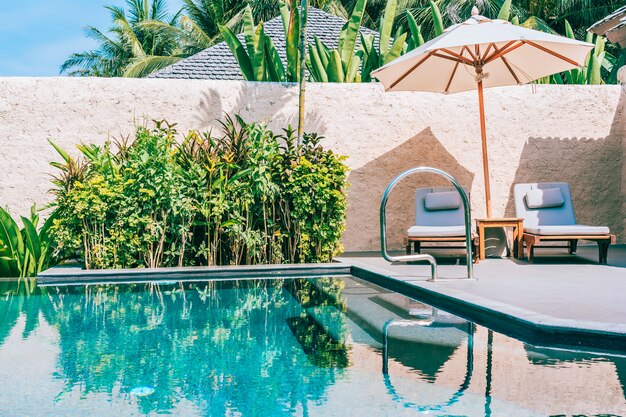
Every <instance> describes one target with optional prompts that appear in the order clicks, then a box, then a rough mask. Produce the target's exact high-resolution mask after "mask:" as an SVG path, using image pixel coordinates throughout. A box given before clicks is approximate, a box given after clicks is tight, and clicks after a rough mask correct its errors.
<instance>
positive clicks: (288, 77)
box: [219, 2, 300, 82]
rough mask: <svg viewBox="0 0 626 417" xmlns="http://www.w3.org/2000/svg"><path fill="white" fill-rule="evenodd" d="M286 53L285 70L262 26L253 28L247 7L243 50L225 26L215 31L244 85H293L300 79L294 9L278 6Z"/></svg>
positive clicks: (298, 29)
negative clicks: (229, 53)
mask: <svg viewBox="0 0 626 417" xmlns="http://www.w3.org/2000/svg"><path fill="white" fill-rule="evenodd" d="M280 13H281V17H282V20H283V26H284V30H285V39H286V43H287V45H286V51H287V68H285V65H284V64H283V62H282V60H281V59H280V55H279V54H278V50H277V49H276V46H274V42H273V41H272V38H271V37H270V36H268V35H267V34H266V33H265V31H264V28H263V22H260V23H259V24H258V25H256V26H255V25H254V17H253V15H252V8H251V7H250V6H247V7H246V8H245V10H244V12H243V37H244V41H245V47H244V45H243V44H242V43H241V41H240V40H239V38H238V37H237V35H235V33H234V32H233V31H232V30H231V29H230V28H228V27H227V26H220V27H219V30H220V33H221V34H222V37H223V38H224V40H225V42H226V44H227V45H228V47H229V48H230V50H231V52H232V53H233V56H234V57H235V59H236V60H237V63H238V64H239V68H240V69H241V73H242V74H243V77H244V79H246V80H247V81H275V82H297V81H298V80H299V78H300V63H299V56H300V55H299V50H298V43H299V41H300V16H299V12H298V7H297V6H296V5H295V4H293V5H291V7H289V6H287V4H286V3H284V2H281V3H280Z"/></svg>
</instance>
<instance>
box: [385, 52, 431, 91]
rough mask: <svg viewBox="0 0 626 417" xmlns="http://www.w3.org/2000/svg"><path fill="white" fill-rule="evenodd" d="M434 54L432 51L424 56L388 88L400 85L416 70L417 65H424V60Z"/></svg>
mask: <svg viewBox="0 0 626 417" xmlns="http://www.w3.org/2000/svg"><path fill="white" fill-rule="evenodd" d="M433 54H434V52H433V51H430V52H429V53H428V54H427V55H426V56H425V57H424V58H422V59H420V60H419V62H418V63H417V64H415V65H413V66H412V67H411V69H409V70H408V71H407V72H405V73H404V74H402V76H401V77H400V78H398V79H397V80H396V81H394V82H393V83H392V84H391V85H390V86H389V88H388V90H391V89H392V88H394V87H395V86H396V85H398V83H400V82H402V80H404V79H405V78H406V77H407V76H408V75H409V74H410V73H412V72H413V71H415V69H416V68H417V67H419V66H420V65H422V64H423V63H424V61H426V60H427V59H428V58H430V57H431V56H432V55H433Z"/></svg>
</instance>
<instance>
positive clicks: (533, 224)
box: [513, 182, 615, 263]
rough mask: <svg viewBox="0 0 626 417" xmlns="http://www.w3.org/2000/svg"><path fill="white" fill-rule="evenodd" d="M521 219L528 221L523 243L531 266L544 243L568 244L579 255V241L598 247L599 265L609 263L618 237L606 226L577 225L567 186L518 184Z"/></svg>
mask: <svg viewBox="0 0 626 417" xmlns="http://www.w3.org/2000/svg"><path fill="white" fill-rule="evenodd" d="M513 193H514V198H515V210H516V212H517V217H521V218H523V219H524V236H523V240H524V243H525V245H526V250H527V256H528V260H529V262H532V259H533V256H534V249H535V247H537V245H538V244H539V243H541V242H550V241H565V242H568V248H569V253H570V254H572V253H575V252H576V246H577V244H578V240H590V241H593V242H597V243H598V250H599V262H600V263H606V262H607V254H608V249H609V245H610V244H611V243H615V235H612V234H611V233H610V230H609V228H608V227H605V226H587V225H582V224H577V223H576V216H575V215H574V207H573V205H572V196H571V193H570V189H569V185H567V183H564V182H550V183H536V184H516V185H515V186H514V189H513Z"/></svg>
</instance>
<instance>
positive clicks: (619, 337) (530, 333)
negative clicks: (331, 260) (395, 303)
mask: <svg viewBox="0 0 626 417" xmlns="http://www.w3.org/2000/svg"><path fill="white" fill-rule="evenodd" d="M350 265H352V275H353V276H355V277H357V278H361V279H363V280H366V281H368V282H371V283H373V284H376V285H379V286H381V287H383V288H387V289H389V290H391V291H394V292H397V293H399V294H402V295H405V296H407V297H411V298H416V299H418V300H421V301H424V302H426V303H428V304H429V305H431V306H433V307H435V308H439V309H442V310H445V311H447V312H449V313H451V314H454V315H456V316H459V317H462V318H464V319H466V320H469V321H472V322H474V323H476V324H479V325H481V326H484V327H488V328H490V329H492V330H494V331H496V332H498V333H503V334H506V335H508V336H512V337H514V338H516V339H519V340H521V341H523V342H526V343H530V344H532V345H535V346H539V347H546V348H557V349H581V348H582V349H591V350H594V349H595V350H599V351H606V352H610V353H621V354H624V353H626V326H623V325H622V326H619V325H614V324H606V323H599V322H593V324H594V325H598V324H599V325H601V326H604V327H605V328H598V327H595V328H592V327H584V326H573V325H572V322H574V321H573V320H566V319H559V318H556V317H552V316H549V315H545V314H541V313H537V312H533V311H531V310H524V309H521V308H518V307H515V306H510V305H508V304H504V303H501V302H497V304H499V309H496V308H492V307H490V306H488V305H487V304H489V303H488V301H489V300H486V299H485V300H483V299H481V298H480V297H477V296H474V295H471V294H466V293H463V292H461V291H457V295H458V296H453V295H450V294H445V293H443V292H440V291H438V290H437V289H436V288H432V289H429V288H426V287H425V286H423V285H415V284H414V283H412V282H410V281H405V280H401V279H397V278H394V277H392V276H391V275H388V274H386V273H385V272H383V271H375V270H373V268H371V267H369V268H367V267H365V266H363V265H355V264H350ZM424 284H427V283H424ZM484 301H487V302H484ZM507 310H508V312H507ZM575 323H576V324H581V322H579V321H576V322H575ZM590 324H591V323H590ZM610 327H614V328H617V329H615V330H610V329H609V328H610Z"/></svg>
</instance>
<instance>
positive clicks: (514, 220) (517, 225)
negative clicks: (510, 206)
mask: <svg viewBox="0 0 626 417" xmlns="http://www.w3.org/2000/svg"><path fill="white" fill-rule="evenodd" d="M490 227H511V228H512V229H513V254H514V256H515V257H516V258H518V259H523V258H524V241H523V240H522V237H523V236H524V219H522V218H518V217H510V218H504V219H476V232H477V233H478V257H479V259H480V260H481V261H482V260H484V259H485V229H488V228H490Z"/></svg>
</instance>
